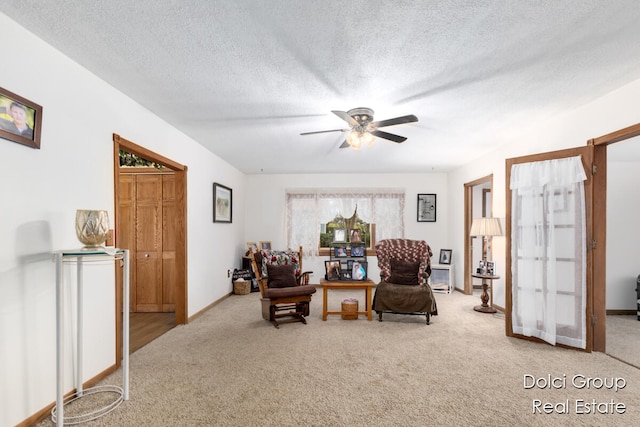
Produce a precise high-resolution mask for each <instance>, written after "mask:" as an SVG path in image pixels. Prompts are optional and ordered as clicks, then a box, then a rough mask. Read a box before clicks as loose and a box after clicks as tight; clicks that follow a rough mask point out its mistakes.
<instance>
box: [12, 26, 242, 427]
mask: <svg viewBox="0 0 640 427" xmlns="http://www.w3.org/2000/svg"><path fill="white" fill-rule="evenodd" d="M0 28H2V33H3V34H4V35H5V38H7V37H9V38H8V39H7V40H20V43H4V44H3V58H5V59H6V58H11V61H4V62H3V66H2V67H0V85H1V86H2V87H3V88H5V89H7V90H10V91H12V92H14V93H17V94H19V95H21V96H23V97H25V98H27V99H29V100H31V101H33V102H35V103H38V104H40V105H41V106H42V107H43V123H42V140H41V149H40V150H35V149H32V148H30V147H26V146H23V145H19V144H16V143H13V142H11V141H8V140H4V139H0V158H1V159H2V160H3V162H2V168H0V200H1V202H0V203H1V207H0V242H1V243H2V244H0V295H2V297H1V298H0V425H3V426H5V425H15V424H17V423H19V422H21V421H22V420H24V419H25V418H27V417H29V416H31V415H33V414H34V413H35V412H37V411H39V410H41V409H42V408H44V407H45V406H47V405H49V404H50V403H52V402H53V401H55V322H54V319H55V297H54V290H55V276H54V268H53V267H54V265H53V263H52V262H51V257H50V251H51V250H53V249H61V248H76V247H79V246H80V244H79V242H78V241H77V239H76V237H75V231H74V219H75V211H76V209H106V210H108V212H109V215H110V218H111V219H112V222H111V225H112V226H113V212H114V211H113V200H114V193H113V187H114V184H113V142H112V134H113V133H117V134H119V135H121V136H122V137H124V138H126V139H128V140H131V141H134V142H136V143H138V144H140V145H142V146H144V147H146V148H148V149H150V150H152V151H155V152H157V153H159V154H161V155H163V156H166V157H168V158H170V159H172V160H175V161H176V162H179V163H182V164H185V165H187V166H188V174H187V181H188V191H187V196H188V199H187V205H188V206H187V209H188V217H187V221H188V238H187V241H188V259H189V267H188V289H189V297H188V314H189V315H192V314H194V313H196V312H197V311H199V310H201V309H202V308H204V307H206V306H207V305H209V304H211V303H212V302H214V301H215V300H217V299H219V298H221V297H223V296H224V295H226V294H228V293H229V292H230V291H231V281H230V279H228V278H227V273H226V272H227V269H229V268H233V267H234V266H236V265H237V264H238V261H237V260H238V259H239V258H240V256H241V254H242V252H243V249H244V238H245V236H244V230H243V225H244V222H245V220H244V211H245V204H244V175H243V174H241V173H240V172H239V171H237V170H236V169H235V168H233V167H231V166H229V165H228V164H227V163H225V162H223V161H222V160H221V159H220V158H218V157H217V156H215V155H213V154H211V153H210V152H209V151H207V150H205V149H204V148H202V147H201V146H200V145H198V144H197V143H195V142H194V141H193V140H191V139H190V138H188V137H187V136H186V135H184V134H182V133H180V132H178V131H177V130H176V129H174V128H173V127H171V126H169V125H168V124H167V123H166V122H164V121H162V120H160V119H159V118H157V117H156V116H154V115H153V114H151V113H150V112H149V111H148V110H146V109H145V108H143V107H142V106H140V105H138V104H137V103H135V102H134V101H132V100H131V99H129V98H128V97H126V96H125V95H123V94H122V93H120V92H118V91H116V90H115V89H114V88H112V87H111V86H109V85H108V84H106V83H105V82H104V81H102V80H100V79H98V78H97V77H95V76H94V75H92V74H91V73H89V72H88V71H87V70H85V69H84V68H82V67H80V66H79V65H77V64H76V63H74V62H73V61H71V60H69V59H68V58H66V57H65V56H63V55H61V54H60V53H59V52H58V51H56V50H54V49H53V48H51V47H50V46H48V45H47V44H46V43H45V42H43V41H42V40H40V39H38V38H36V37H35V36H34V35H32V34H31V33H29V32H27V31H26V30H24V29H23V28H22V27H20V26H18V25H17V24H16V23H15V22H13V21H12V20H10V19H8V18H7V17H6V16H5V15H3V14H0ZM214 181H216V182H220V183H222V184H225V185H227V186H229V187H231V188H233V196H234V206H233V224H231V225H229V224H213V222H212V205H213V202H212V198H213V196H212V183H213V182H214ZM34 254H35V255H34ZM38 254H39V255H38ZM85 271H86V272H87V279H86V280H88V282H90V286H87V287H86V290H85V303H86V304H87V307H88V308H87V311H86V314H85V318H86V322H87V323H86V334H85V335H86V336H87V346H86V347H87V350H86V351H87V354H86V357H85V360H84V364H85V374H86V375H85V379H88V378H90V377H92V376H95V375H96V374H97V373H99V372H102V371H103V370H105V369H106V368H108V367H109V366H111V365H113V363H114V361H115V359H114V352H115V350H114V346H113V342H114V337H115V330H114V323H115V319H114V312H115V305H114V304H115V303H114V289H113V268H112V267H111V266H108V265H106V266H91V268H89V267H86V268H85ZM72 276H73V273H72V272H71V270H70V269H69V268H66V269H65V277H66V278H67V279H69V278H71V277H72ZM67 283H69V281H67ZM67 290H68V289H67ZM67 294H68V295H70V293H67ZM71 301H72V300H71V299H70V300H69V302H71ZM70 310H71V304H70V303H69V304H67V310H66V315H67V316H70V313H71V311H70ZM70 331H71V327H70V326H68V328H67V332H68V333H69V332H70ZM67 346H68V347H69V348H71V342H69V343H68V345H67ZM69 368H70V363H69V364H68V369H67V374H68V375H66V382H65V385H66V389H67V390H70V389H71V372H70V369H69Z"/></svg>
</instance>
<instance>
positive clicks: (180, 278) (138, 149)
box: [113, 133, 188, 363]
mask: <svg viewBox="0 0 640 427" xmlns="http://www.w3.org/2000/svg"><path fill="white" fill-rule="evenodd" d="M120 150H124V151H127V152H129V153H131V154H135V155H136V156H140V157H143V158H145V159H147V160H150V161H152V162H154V163H157V164H159V165H162V166H163V167H166V168H167V169H169V170H171V171H173V172H174V173H175V180H176V182H175V186H176V187H175V191H176V221H177V223H178V226H177V230H176V283H175V291H176V292H175V298H176V309H175V318H176V324H177V325H181V324H187V323H188V317H187V313H188V307H187V303H188V298H187V291H188V287H187V284H188V282H187V166H185V165H182V164H180V163H177V162H175V161H173V160H171V159H169V158H167V157H164V156H162V155H160V154H157V153H155V152H153V151H151V150H148V149H146V148H144V147H142V146H140V145H138V144H136V143H134V142H132V141H129V140H127V139H125V138H122V137H121V136H120V135H118V134H115V133H114V134H113V175H114V214H115V220H114V224H118V220H119V218H120V212H119V210H120V209H119V203H118V201H119V198H120ZM113 238H114V244H115V246H116V247H117V246H118V230H117V227H116V228H115V229H114V236H113ZM116 277H119V275H116ZM122 309H123V307H122V283H118V282H117V283H116V343H117V345H116V356H117V357H116V361H118V363H119V361H120V360H121V359H122V354H121V353H122V347H121V345H120V343H121V342H122V332H121V331H122V317H121V316H120V313H122Z"/></svg>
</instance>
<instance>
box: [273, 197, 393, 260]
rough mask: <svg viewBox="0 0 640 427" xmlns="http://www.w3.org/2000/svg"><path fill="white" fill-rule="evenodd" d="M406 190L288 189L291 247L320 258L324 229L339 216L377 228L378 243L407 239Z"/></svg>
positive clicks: (289, 239)
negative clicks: (355, 214) (321, 235)
mask: <svg viewBox="0 0 640 427" xmlns="http://www.w3.org/2000/svg"><path fill="white" fill-rule="evenodd" d="M404 193H405V192H404V190H400V189H375V190H364V189H363V190H359V189H287V190H286V203H287V206H286V220H285V222H286V224H285V229H286V232H287V247H290V248H295V247H298V246H300V245H302V247H303V249H304V252H305V255H313V256H317V255H318V254H319V246H320V227H321V224H326V223H328V222H329V221H331V220H332V219H334V218H335V217H336V216H337V215H342V216H343V217H345V218H348V217H350V216H351V215H352V214H353V212H354V211H355V210H356V208H357V212H358V217H359V218H361V219H362V220H363V221H366V222H367V223H369V224H376V240H381V239H387V238H394V237H404V199H405V194H404Z"/></svg>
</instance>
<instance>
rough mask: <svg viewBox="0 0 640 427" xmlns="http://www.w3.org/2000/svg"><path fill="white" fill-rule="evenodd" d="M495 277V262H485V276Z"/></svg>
mask: <svg viewBox="0 0 640 427" xmlns="http://www.w3.org/2000/svg"><path fill="white" fill-rule="evenodd" d="M495 275H496V263H495V261H487V276H495Z"/></svg>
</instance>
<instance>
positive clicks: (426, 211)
mask: <svg viewBox="0 0 640 427" xmlns="http://www.w3.org/2000/svg"><path fill="white" fill-rule="evenodd" d="M418 222H436V195H435V194H418Z"/></svg>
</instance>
